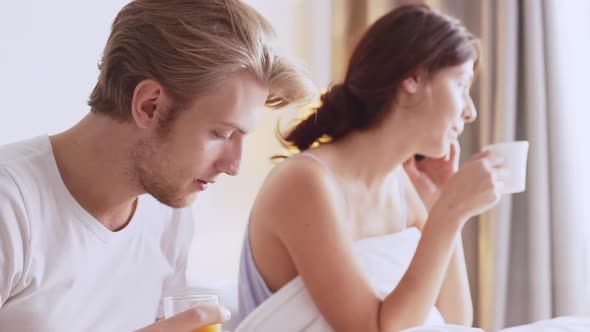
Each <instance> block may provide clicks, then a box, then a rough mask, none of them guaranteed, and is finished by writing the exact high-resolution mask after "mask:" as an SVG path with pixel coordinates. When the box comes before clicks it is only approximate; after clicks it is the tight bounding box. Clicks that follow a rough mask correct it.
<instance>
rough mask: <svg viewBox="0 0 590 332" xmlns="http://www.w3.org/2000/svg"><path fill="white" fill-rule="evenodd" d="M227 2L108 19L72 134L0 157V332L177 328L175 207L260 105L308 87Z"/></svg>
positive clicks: (186, 218)
mask: <svg viewBox="0 0 590 332" xmlns="http://www.w3.org/2000/svg"><path fill="white" fill-rule="evenodd" d="M271 38H272V29H271V27H270V26H269V24H268V23H267V21H266V20H265V19H263V18H262V17H261V16H260V15H259V14H258V13H257V12H255V11H254V10H253V9H252V8H250V7H248V6H247V5H246V4H244V3H242V2H240V1H239V0H136V1H133V2H131V3H129V4H128V5H127V6H125V7H124V8H123V9H122V10H121V11H120V12H119V14H118V15H117V17H116V19H115V21H114V23H113V26H112V32H111V35H110V37H109V40H108V42H107V45H106V48H105V50H104V54H103V58H102V62H101V65H100V77H99V79H98V83H97V84H96V87H95V88H94V91H92V94H91V96H90V100H89V105H90V109H91V112H90V113H89V114H88V115H87V116H86V117H84V118H83V119H82V120H81V121H80V122H79V123H78V124H76V125H75V126H73V127H72V128H71V129H69V130H67V131H65V132H63V133H60V134H57V135H54V136H47V135H45V136H40V137H37V138H33V139H30V140H27V141H23V142H18V143H14V144H11V145H7V146H4V147H0V330H2V331H11V330H13V331H17V330H18V331H130V330H137V329H142V328H143V330H144V331H173V330H174V331H183V330H190V329H192V328H196V327H199V326H203V325H208V324H212V323H217V322H221V321H223V320H224V319H227V318H228V317H227V314H228V312H227V310H226V309H224V308H222V307H216V306H207V307H202V308H199V309H195V310H192V311H187V312H185V313H183V314H180V315H178V316H176V317H173V318H171V319H167V320H159V321H157V322H156V320H157V319H159V318H162V309H161V302H162V301H161V299H162V298H163V297H164V296H166V295H172V294H174V293H177V292H181V291H182V289H183V288H185V287H186V284H185V283H186V280H185V279H186V278H185V268H186V264H187V252H188V249H189V246H190V242H191V237H192V233H193V221H192V217H191V215H190V210H189V208H188V206H189V204H190V203H191V202H192V201H193V199H194V198H195V196H196V195H197V193H198V192H200V191H203V190H205V189H206V188H207V186H209V185H211V184H213V183H214V182H215V179H216V178H217V176H218V175H220V174H222V173H226V174H229V175H235V174H237V173H238V169H239V165H240V159H241V153H242V144H243V140H244V137H245V136H246V135H247V134H248V133H250V132H251V131H252V130H254V128H255V127H256V125H257V123H258V119H259V114H260V111H261V108H262V106H263V105H265V104H266V105H267V106H270V107H273V108H278V107H282V106H285V105H287V104H289V103H293V102H300V101H303V100H306V99H308V97H309V96H310V93H311V92H312V91H313V88H312V86H311V84H310V82H309V81H308V79H307V78H306V77H305V75H303V74H302V73H301V72H300V71H299V70H298V69H297V67H295V66H293V65H292V64H290V63H289V62H288V61H286V60H285V59H284V58H283V57H281V56H279V55H278V54H277V53H276V52H275V50H274V49H273V48H272V44H271V42H270V39H271Z"/></svg>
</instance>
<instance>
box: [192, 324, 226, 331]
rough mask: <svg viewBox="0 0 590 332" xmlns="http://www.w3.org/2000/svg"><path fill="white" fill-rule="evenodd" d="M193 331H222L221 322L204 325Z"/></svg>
mask: <svg viewBox="0 0 590 332" xmlns="http://www.w3.org/2000/svg"><path fill="white" fill-rule="evenodd" d="M193 332H222V331H221V324H214V325H207V326H203V327H200V328H198V329H196V330H194V331H193Z"/></svg>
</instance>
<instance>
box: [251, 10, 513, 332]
mask: <svg viewBox="0 0 590 332" xmlns="http://www.w3.org/2000/svg"><path fill="white" fill-rule="evenodd" d="M477 62H478V43H477V40H476V39H475V38H474V37H473V36H472V35H471V34H470V33H469V32H468V31H467V30H466V29H465V28H464V27H463V26H462V25H461V24H460V23H459V22H458V21H456V20H454V19H452V18H449V17H447V16H445V15H443V14H440V13H438V12H436V11H433V10H431V9H429V8H428V7H426V6H424V5H412V6H404V7H400V8H398V9H396V10H394V11H392V12H390V13H388V14H387V15H385V16H384V17H382V18H381V19H379V20H378V21H377V22H375V23H374V24H373V25H372V26H371V27H370V28H369V29H368V31H367V32H366V33H365V35H364V36H363V38H362V39H361V40H360V42H359V44H358V45H357V47H356V49H355V51H354V52H353V55H352V57H351V59H350V63H349V66H348V71H347V74H346V78H345V80H344V81H343V82H342V83H340V84H337V85H334V86H333V87H332V88H331V89H330V90H328V92H326V93H325V94H324V95H323V96H322V98H321V101H322V103H321V106H320V107H318V108H317V110H316V113H314V114H312V115H311V116H310V117H309V118H307V119H305V120H303V121H302V122H301V123H299V124H298V125H297V126H295V127H294V128H293V129H292V130H291V131H290V132H289V133H288V134H287V135H286V137H285V142H286V144H287V146H289V147H295V148H297V149H298V150H299V151H300V153H299V154H297V155H295V156H292V157H290V158H287V159H286V160H284V161H283V162H281V163H280V164H279V165H278V166H277V167H276V168H275V169H274V170H273V172H272V173H271V174H270V175H269V177H268V179H267V180H266V182H265V183H264V185H263V187H262V189H261V190H260V192H259V194H258V196H257V199H256V201H255V203H254V206H253V209H252V212H251V217H250V223H249V227H248V230H247V233H246V238H245V242H244V249H243V252H242V262H241V267H240V311H241V314H242V315H247V314H248V313H249V312H251V311H252V310H254V309H255V308H256V307H257V306H258V305H260V304H261V303H262V302H263V301H265V300H266V299H267V298H268V297H270V296H271V295H272V294H273V292H276V291H277V290H279V289H281V287H283V286H284V285H286V284H287V283H289V282H290V281H291V280H293V279H294V278H296V277H298V278H302V280H303V283H304V285H305V288H306V291H308V292H309V294H310V296H311V298H312V299H313V303H314V304H315V305H316V306H317V309H318V310H319V312H320V313H321V314H322V315H323V317H324V318H325V319H326V321H327V322H328V323H329V324H330V325H331V327H332V328H333V329H334V330H335V331H354V332H360V331H362V332H372V331H399V330H402V329H404V328H408V327H412V326H418V325H424V324H437V323H444V322H446V323H450V324H461V325H471V323H472V312H473V309H472V303H471V296H470V291H469V285H468V280H467V273H466V268H465V258H464V254H463V247H462V244H461V236H460V235H461V230H462V228H463V226H464V224H465V223H466V222H467V220H468V219H470V218H471V217H473V216H475V215H478V214H480V213H482V212H484V211H486V210H488V209H490V208H491V207H492V206H493V205H494V204H496V203H497V202H498V200H499V197H500V191H501V187H502V178H503V176H504V174H505V168H504V167H503V162H502V160H497V159H496V157H494V156H492V155H489V154H487V153H480V154H478V155H475V156H473V157H472V158H471V159H470V160H469V161H467V162H466V163H465V164H464V165H463V166H462V167H461V168H459V167H458V160H459V145H458V143H457V139H458V137H459V136H460V135H461V133H462V131H463V128H464V125H465V124H467V123H470V122H472V121H474V120H475V118H476V110H475V108H474V105H473V102H472V100H471V97H470V95H469V89H470V84H471V81H472V79H473V75H474V70H475V69H476V67H477V66H476V65H477ZM320 141H321V142H320ZM326 141H327V142H326ZM322 142H323V143H322ZM416 155H420V156H425V157H426V159H424V160H420V161H418V160H416V158H415V156H416ZM396 271H397V272H396Z"/></svg>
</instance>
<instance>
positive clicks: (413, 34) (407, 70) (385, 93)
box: [283, 5, 479, 151]
mask: <svg viewBox="0 0 590 332" xmlns="http://www.w3.org/2000/svg"><path fill="white" fill-rule="evenodd" d="M478 56H479V51H478V41H477V39H476V38H475V37H474V36H473V35H472V34H471V33H470V32H469V31H467V30H466V29H465V28H464V27H463V25H461V23H460V22H459V21H457V20H456V19H453V18H451V17H448V16H445V15H443V14H441V13H439V12H436V11H434V10H432V9H430V8H429V7H428V6H426V5H408V6H402V7H399V8H397V9H395V10H393V11H391V12H390V13H388V14H387V15H385V16H383V17H382V18H380V19H379V20H378V21H377V22H375V23H374V24H373V25H372V26H371V27H370V28H369V29H368V31H367V32H366V33H365V34H364V36H363V37H362V38H361V40H360V41H359V43H358V44H357V46H356V48H355V50H354V52H353V54H352V57H351V58H350V63H349V65H348V69H347V71H346V76H345V79H344V82H343V83H341V84H336V85H333V86H332V87H331V88H330V89H329V90H328V91H327V92H326V93H324V94H323V95H322V96H321V104H320V106H319V107H318V108H316V109H315V112H314V113H312V114H311V115H310V116H309V117H307V118H306V119H304V120H303V121H301V122H300V123H299V124H298V125H296V126H295V127H294V128H293V129H292V130H291V131H290V132H289V134H288V135H287V136H286V137H284V138H283V139H284V142H283V144H284V145H285V146H287V147H296V148H297V149H299V151H303V150H306V149H308V148H309V147H310V146H311V145H312V144H313V143H314V142H316V141H318V140H319V139H321V138H328V139H331V140H337V139H339V138H341V137H343V136H346V135H347V134H349V133H350V132H352V131H354V130H359V129H366V128H369V127H371V126H372V125H374V124H375V123H377V122H378V121H379V120H380V119H381V118H383V116H384V115H385V114H386V113H387V112H388V111H389V110H390V109H391V107H387V106H389V105H390V103H391V102H392V101H393V98H394V97H395V95H396V92H397V90H398V87H399V85H400V83H401V82H402V81H403V80H404V79H406V78H408V77H410V76H411V75H413V74H415V73H416V72H417V71H418V70H425V71H426V72H427V73H428V74H430V75H431V74H433V73H434V72H436V71H437V70H439V69H442V68H444V67H448V66H455V65H460V64H462V63H465V62H467V61H469V60H475V61H476V62H477V59H478Z"/></svg>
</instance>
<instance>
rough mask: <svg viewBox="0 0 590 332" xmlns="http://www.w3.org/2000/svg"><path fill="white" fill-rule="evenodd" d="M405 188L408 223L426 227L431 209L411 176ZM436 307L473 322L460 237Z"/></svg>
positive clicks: (453, 319)
mask: <svg viewBox="0 0 590 332" xmlns="http://www.w3.org/2000/svg"><path fill="white" fill-rule="evenodd" d="M404 178H405V181H404V182H405V189H406V197H407V202H408V210H409V214H408V216H409V217H410V218H411V220H410V221H409V224H410V225H411V226H416V227H418V228H419V229H423V227H424V223H425V222H426V217H427V216H428V209H427V207H426V205H425V204H424V202H423V201H422V199H421V198H420V196H419V195H418V193H417V192H416V189H415V188H414V185H413V184H412V182H411V181H410V179H409V178H408V177H407V176H405V177H404ZM436 307H437V309H438V310H439V311H440V312H441V314H442V316H443V318H444V319H445V321H446V322H447V323H449V324H457V325H465V326H471V325H472V323H473V303H472V301H471V292H470V289H469V279H468V276H467V267H466V264H465V255H464V253H463V243H462V241H461V238H460V237H458V239H457V240H456V244H455V246H454V249H453V255H452V258H451V262H450V264H449V267H448V270H447V273H446V276H445V279H444V282H443V284H442V287H441V290H440V293H439V295H438V299H437V300H436Z"/></svg>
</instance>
